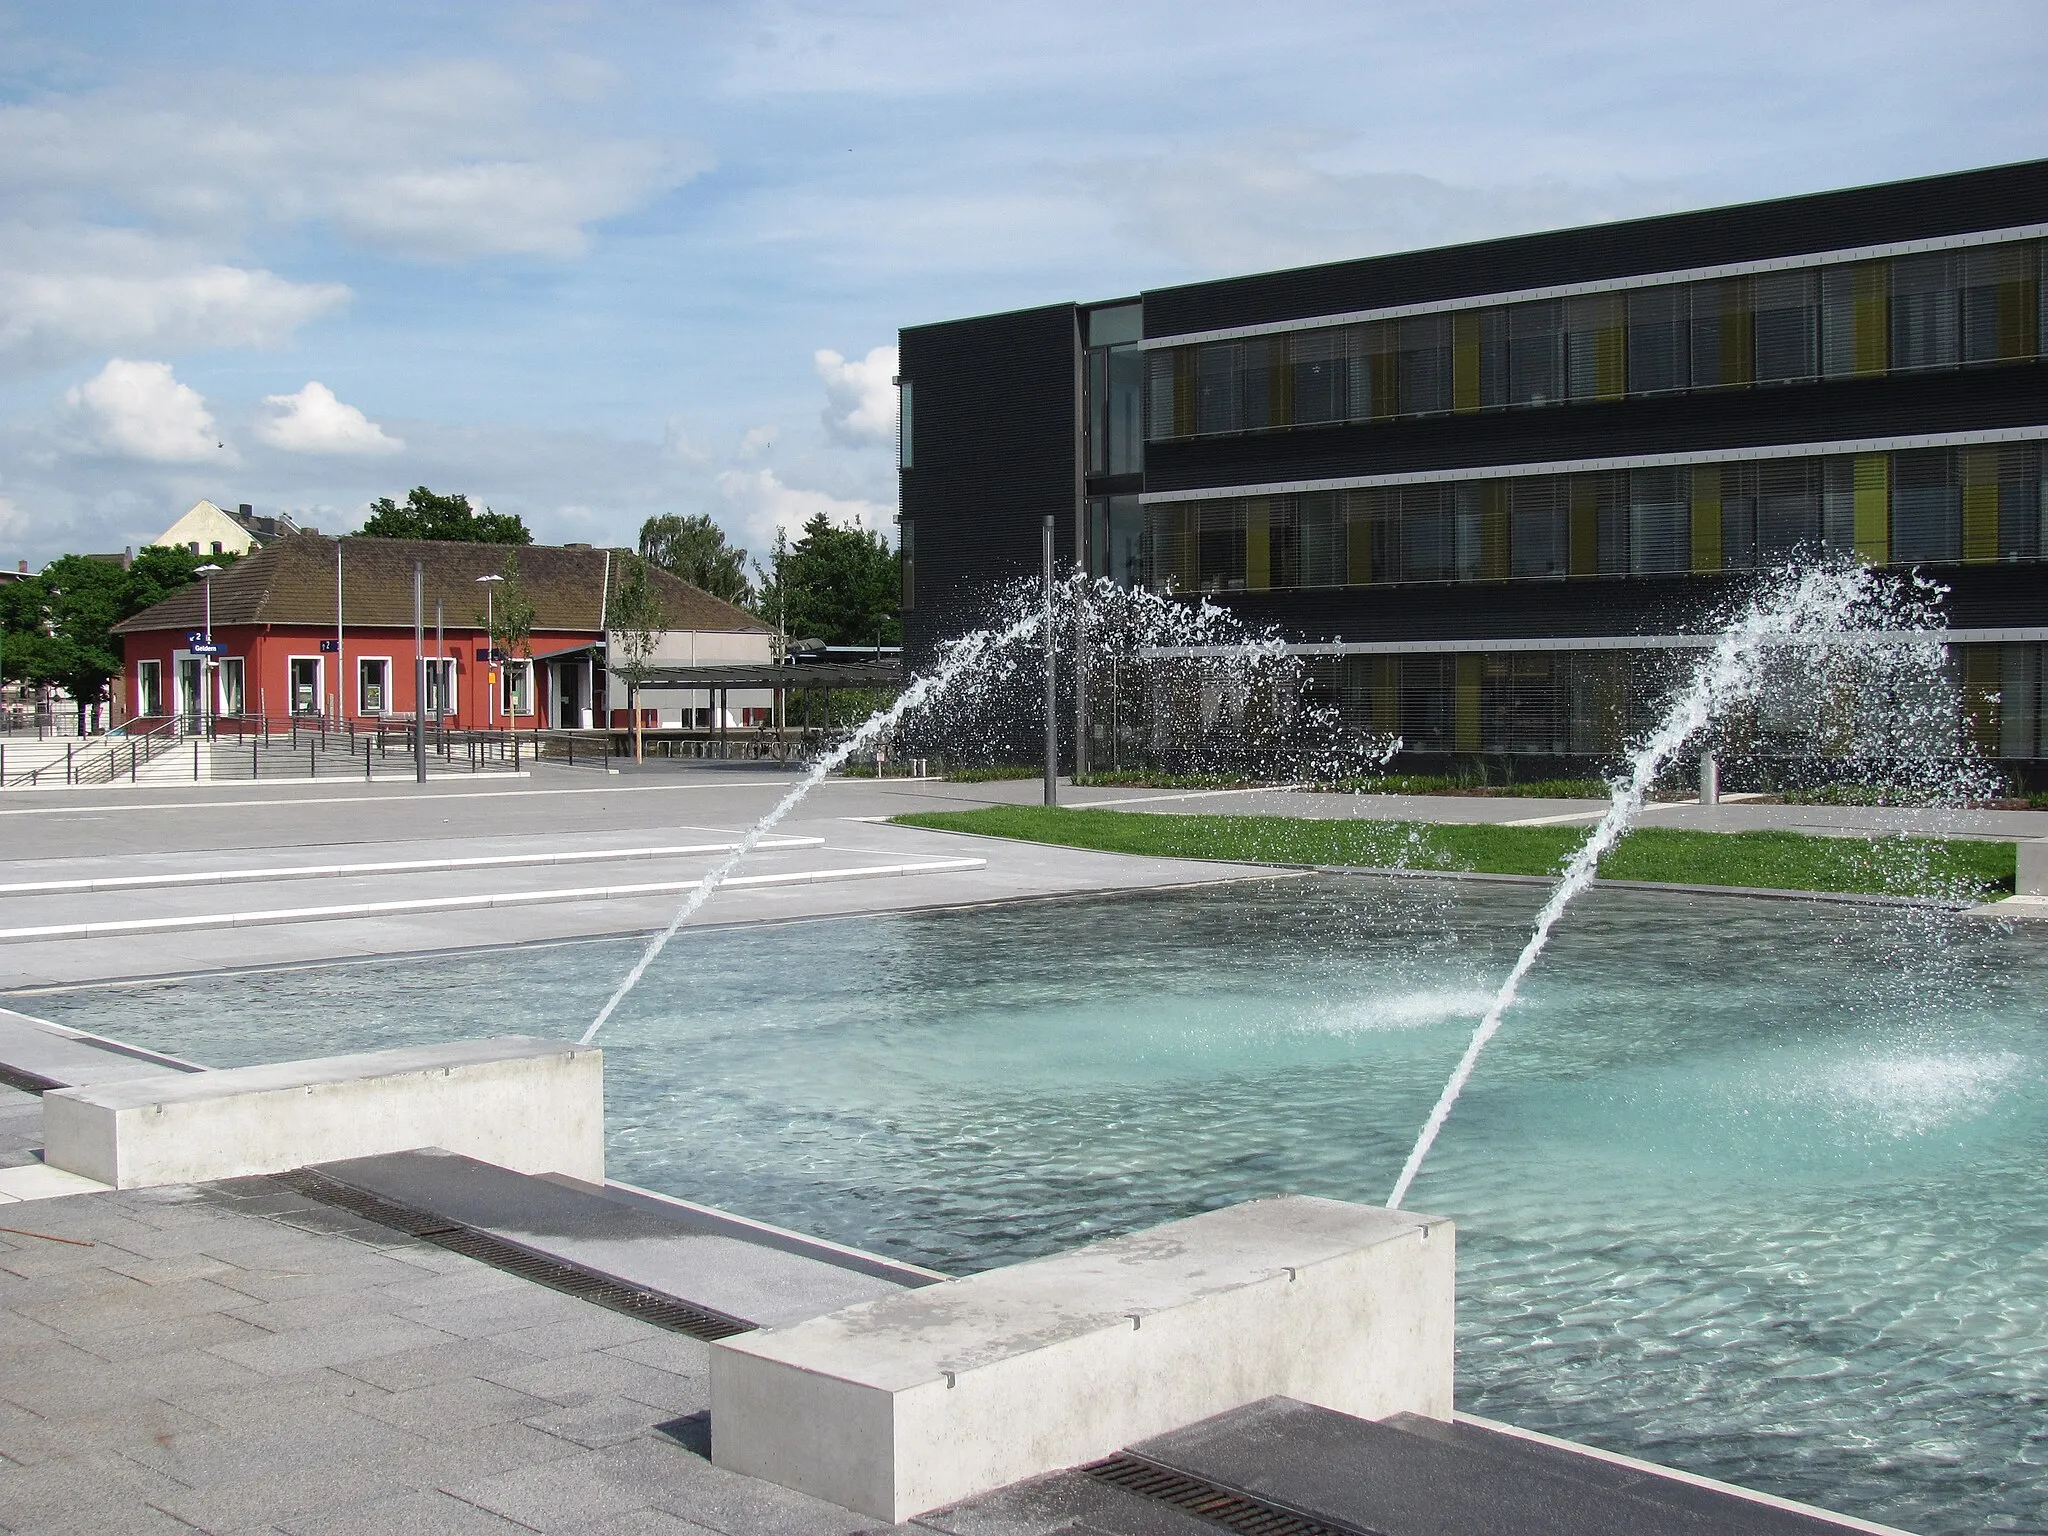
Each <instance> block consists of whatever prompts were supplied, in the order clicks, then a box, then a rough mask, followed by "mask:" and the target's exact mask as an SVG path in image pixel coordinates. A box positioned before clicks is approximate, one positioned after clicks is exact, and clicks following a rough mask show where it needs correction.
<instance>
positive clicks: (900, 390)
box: [896, 379, 912, 469]
mask: <svg viewBox="0 0 2048 1536" xmlns="http://www.w3.org/2000/svg"><path fill="white" fill-rule="evenodd" d="M910 403H911V396H910V380H908V379H905V380H904V381H903V382H902V383H901V384H898V385H897V386H896V464H897V467H898V468H900V469H909V468H910V467H911V462H912V461H911V456H910V442H911V436H910V425H911V420H912V417H911V410H910Z"/></svg>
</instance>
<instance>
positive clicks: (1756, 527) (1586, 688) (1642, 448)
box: [901, 161, 2048, 777]
mask: <svg viewBox="0 0 2048 1536" xmlns="http://www.w3.org/2000/svg"><path fill="white" fill-rule="evenodd" d="M2044 237H2048V161H2036V162H2032V163H2028V164H2024V165H2014V166H2005V167H1999V168H1996V169H1991V170H1981V171H1971V172H1966V173H1963V174H1959V175H1950V176H1941V177H1934V178H1929V179H1925V180H1919V181H1910V182H1899V183H1893V184H1890V185H1885V186H1876V187H1864V188H1857V189H1854V190H1850V191H1839V192H1825V193H1820V194H1816V195H1812V196H1803V197H1795V198H1787V199H1782V200H1778V201H1774V202H1767V203H1755V204H1750V205H1746V206H1742V207H1734V208H1720V209H1713V210H1708V211H1705V212H1697V213H1681V214H1673V215H1668V216H1664V217H1659V218H1650V219H1638V220H1632V221H1629V222H1626V223H1618V224H1608V225H1601V226H1596V227H1591V228H1585V229H1571V230H1561V231H1554V232H1549V233H1543V234H1534V235H1525V236H1517V237H1514V238H1509V239H1501V240H1491V241H1486V242H1482V243H1479V244H1473V245H1464V246H1456V247H1450V248H1445V249H1440V250H1430V251H1417V252H1409V253H1402V254H1397V255H1389V256H1378V257H1371V258H1367V259H1363V260H1357V261H1346V262H1338V263H1334V264H1331V265H1326V266H1317V267H1308V268H1302V269H1299V270H1295V271H1286V272H1274V273H1265V274H1260V275H1257V276H1250V277H1238V278H1229V279H1224V280H1220V281H1215V282H1204V283H1196V284H1191V285H1188V286H1184V287H1177V288H1167V289H1160V290H1154V291H1149V292H1146V293H1143V294H1140V295H1137V296H1134V297H1129V298H1120V299H1114V300H1110V301H1107V302H1100V303H1088V304H1056V305H1049V306H1045V307H1042V308H1037V309H1028V310H1020V311H1017V312H1014V313H1009V314H1000V315H989V316H982V317H978V318H974V319H965V320H956V321H950V322H946V323H941V324H933V325H921V326H913V327H909V328H907V329H905V330H904V331H903V332H902V337H901V343H902V350H901V356H902V363H901V368H902V375H901V403H902V426H901V439H902V443H901V515H902V547H903V552H904V607H905V631H906V644H907V647H908V649H909V650H910V653H911V654H912V656H913V657H915V656H917V655H918V654H919V653H920V652H921V651H924V650H928V649H929V647H930V646H931V645H932V644H934V643H935V642H936V641H937V640H939V639H941V638H943V637H944V636H946V635H947V634H949V633H953V632H956V631H957V630H959V629H961V628H963V627H964V626H965V625H966V624H967V623H968V622H969V621H970V619H971V617H972V616H973V615H974V614H975V613H976V612H978V608H977V598H978V594H980V593H981V592H982V591H984V590H985V589H986V588H987V587H988V586H989V585H990V584H992V583H994V582H997V581H1000V580H1002V579H1004V578H1008V577H1013V576H1017V575H1022V574H1026V573H1029V572H1031V571H1033V570H1035V569H1036V568H1037V563H1038V558H1039V539H1040V527H1041V523H1042V520H1043V518H1044V516H1045V515H1046V514H1048V513H1050V514H1053V515H1054V516H1055V517H1056V519H1057V529H1058V539H1059V547H1060V550H1061V552H1062V554H1063V555H1066V556H1071V558H1073V559H1075V560H1078V561H1081V562H1083V563H1084V564H1085V565H1086V567H1087V569H1088V570H1090V571H1091V572H1094V573H1096V574H1098V575H1107V576H1111V577H1113V578H1114V579H1116V580H1117V581H1119V582H1123V583H1129V584H1143V585H1145V586H1148V587H1153V588H1159V589H1166V588H1171V590H1173V591H1176V592H1182V593H1192V592H1201V593H1206V594H1209V595H1210V596H1211V597H1212V598H1213V599H1214V600H1215V601H1217V602H1220V603H1223V604H1226V605H1228V606H1230V607H1232V608H1234V609H1237V610H1239V611H1241V612H1242V613H1243V614H1244V615H1245V616H1246V617H1247V618H1248V619H1251V620H1253V621H1255V622H1260V623H1271V624H1274V625H1276V626H1278V627H1279V628H1280V629H1281V630H1282V631H1283V632H1284V633H1285V634H1286V635H1287V636H1288V637H1289V638H1290V639H1291V640H1292V641H1294V642H1296V643H1297V644H1298V645H1299V646H1300V647H1301V648H1302V649H1303V650H1304V651H1306V652H1307V653H1308V654H1309V655H1310V656H1312V657H1313V658H1314V660H1313V663H1312V671H1313V674H1314V676H1315V678H1316V679H1317V683H1316V686H1318V687H1319V688H1323V689H1327V690H1328V691H1329V694H1330V696H1331V697H1333V698H1335V699H1337V700H1339V701H1341V702H1342V704H1343V706H1344V708H1345V709H1346V711H1347V713H1349V714H1351V715H1352V716H1353V717H1354V718H1355V719H1356V720H1357V722H1358V723H1359V724H1361V725H1365V726H1370V727H1373V728H1377V729H1384V730H1389V731H1399V732H1400V734H1401V735H1402V737H1403V738H1404V740H1405V741H1406V742H1407V744H1408V749H1409V752H1410V753H1411V754H1413V755H1414V757H1415V759H1417V760H1418V765H1420V760H1421V759H1426V758H1430V757H1436V758H1439V759H1445V758H1458V757H1468V756H1490V755H1493V754H1512V755H1515V756H1516V758H1517V759H1518V760H1520V761H1522V762H1523V763H1524V764H1526V765H1527V766H1529V767H1530V768H1531V769H1532V770H1533V768H1534V766H1535V765H1534V764H1533V763H1532V762H1530V759H1534V758H1542V759H1556V760H1562V759H1578V760H1598V759H1600V758H1602V757H1603V756H1605V755H1607V754H1610V753H1612V752H1613V751H1614V750H1615V749H1616V747H1617V746H1618V745H1619V744H1620V743H1621V741H1622V740H1623V739H1624V738H1625V736H1626V734H1627V733H1628V732H1629V731H1630V730H1632V729H1634V728H1636V727H1637V726H1639V725H1640V724H1641V723H1642V722H1643V720H1644V719H1645V718H1646V716H1647V713H1648V711H1649V710H1650V709H1651V708H1652V707H1654V704H1655V701H1656V699H1657V697H1658V695H1659V694H1660V692H1661V691H1662V690H1663V689H1664V688H1665V687H1667V686H1668V683H1669V680H1670V678H1671V677H1672V676H1673V674H1674V668H1675V667H1676V666H1677V665H1678V664H1679V663H1681V662H1682V660H1683V658H1684V656H1685V654H1686V653H1687V649H1688V647H1695V646H1697V644H1698V643H1699V641H1698V633H1699V629H1700V626H1701V625H1702V623H1703V622H1704V619H1705V616H1706V615H1707V614H1708V613H1709V612H1711V611H1712V610H1713V609H1714V608H1715V606H1716V605H1717V603H1718V602H1719V601H1720V600H1722V599H1724V598H1725V597H1726V596H1728V595H1729V593H1730V589H1731V586H1732V585H1734V584H1739V583H1741V582H1742V581H1743V580H1744V579H1745V578H1746V577H1747V576H1748V575H1750V574H1751V573H1754V572H1755V571H1756V570H1758V569H1759V568H1762V567H1767V566H1769V565H1770V564H1771V563H1772V562H1775V561H1780V560H1783V559H1786V558H1787V557H1789V556H1792V555H1794V554H1795V553H1797V552H1799V551H1801V550H1809V549H1831V550H1839V551H1842V552H1845V553H1848V554H1853V555H1854V556H1855V557H1857V558H1860V559H1862V560H1865V561H1868V562H1871V563H1874V564H1879V565H1886V566H1898V567H1908V566H1913V567H1920V568H1922V569H1925V570H1926V571H1929V572H1931V573H1932V574H1934V575H1936V576H1938V577H1939V579H1940V580H1941V581H1943V582H1944V583H1946V584H1947V585H1948V586H1949V587H1950V589H1951V595H1950V598H1949V602H1948V613H1949V621H1950V624H1951V627H1952V629H1953V631H1954V644H1953V646H1952V648H1951V655H1952V656H1953V658H1954V665H1955V666H1956V668H1957V669H1958V672H1959V674H1960V677H1961V679H1962V680H1963V682H1964V684H1965V686H1966V688H1967V689H1968V696H1969V698H1970V700H1971V710H1972V728H1973V730H1974V731H1975V732H1976V734H1977V737H1978V740H1979V742H1980V744H1981V745H1982V746H1983V747H1984V748H1985V749H1987V750H1988V751H1990V752H1991V753H1993V754H1994V755H1996V756H1997V757H1999V758H2000V759H2002V760H2005V761H2007V762H2009V763H2010V764H2012V765H2013V767H2014V768H2015V770H2016V771H2017V772H2018V773H2019V774H2020V775H2021V776H2022V777H2027V776H2030V775H2029V774H2028V772H2027V765H2030V764H2033V763H2035V762H2036V761H2037V760H2039V759H2041V758H2042V757H2043V756H2044V745H2048V723H2044V719H2043V709H2042V702H2043V700H2042V685H2043V665H2042V664H2043V655H2042V647H2043V643H2044V641H2048V566H2044V565H2043V563H2042V562H2043V560H2044V559H2048V499H2044V497H2048V493H2044V482H2043V476H2042V456H2043V443H2044V441H2048V288H2044V285H2048V240H2044ZM1775 728H1776V729H1779V730H1782V731H1785V732H1789V733H1790V734H1792V735H1793V736H1797V735H1798V734H1800V733H1801V732H1802V731H1807V730H1817V729H1819V723H1818V721H1817V720H1802V719H1797V718H1794V719H1789V720H1784V721H1779V722H1777V723H1776V727H1775ZM1107 729H1108V726H1107V724H1106V723H1105V722H1103V721H1102V720H1100V719H1099V718H1098V720H1097V721H1096V723H1095V725H1094V727H1093V735H1094V737H1095V744H1096V746H1097V747H1098V748H1099V746H1100V737H1101V733H1102V732H1103V731H1105V730H1107Z"/></svg>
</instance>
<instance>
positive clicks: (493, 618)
mask: <svg viewBox="0 0 2048 1536" xmlns="http://www.w3.org/2000/svg"><path fill="white" fill-rule="evenodd" d="M498 574H499V575H500V576H501V577H502V578H503V580H501V581H498V582H495V583H493V585H494V586H495V588H496V590H495V591H494V592H492V593H491V594H490V596H489V597H488V598H487V599H486V601H485V603H484V606H483V607H481V608H479V609H477V611H476V622H477V623H478V624H479V625H481V626H482V627H483V631H484V634H485V636H486V637H487V638H488V639H489V641H490V646H491V652H492V654H493V655H494V656H498V657H502V658H503V659H504V661H511V660H514V659H515V658H516V659H518V660H521V661H530V660H532V658H533V599H532V598H531V597H530V596H529V595H528V594H527V591H526V583H525V581H524V580H522V579H521V577H520V575H519V556H518V553H517V552H516V551H515V552H512V553H508V554H507V555H506V556H505V566H504V569H503V570H501V571H500V572H499V573H498ZM502 664H503V662H501V663H500V665H502ZM503 686H504V683H503V681H502V675H501V679H500V682H499V687H500V688H501V689H502V688H503ZM505 714H506V719H507V721H508V723H509V722H510V721H511V720H512V719H514V718H515V717H514V716H513V714H512V711H511V710H510V709H509V708H508V709H507V710H506V711H505Z"/></svg>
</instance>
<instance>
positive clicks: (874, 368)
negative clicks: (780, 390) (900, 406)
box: [815, 347, 896, 446]
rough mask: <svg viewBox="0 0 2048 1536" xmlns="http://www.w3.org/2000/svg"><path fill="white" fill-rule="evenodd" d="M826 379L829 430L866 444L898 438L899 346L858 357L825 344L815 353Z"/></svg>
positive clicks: (823, 376) (863, 444)
mask: <svg viewBox="0 0 2048 1536" xmlns="http://www.w3.org/2000/svg"><path fill="white" fill-rule="evenodd" d="M815 361H816V363H817V367H818V377H819V378H821V379H823V380H824V381H825V398H826V400H827V401H828V402H829V403H828V404H827V405H826V407H825V415H824V420H825V430H826V431H828V432H830V433H831V434H832V435H833V436H834V437H836V438H838V439H839V440H840V441H841V442H843V443H853V444H856V445H862V446H865V445H867V444H870V443H893V442H894V441H895V440H896V385H895V378H896V349H895V348H894V347H875V348H873V349H872V350H870V351H869V353H868V355H867V356H866V357H864V358H861V359H859V360H857V361H848V360H847V359H846V358H843V357H841V356H840V355H839V354H838V353H837V352H833V351H831V350H829V349H824V348H821V349H820V350H819V351H818V352H817V353H816V355H815Z"/></svg>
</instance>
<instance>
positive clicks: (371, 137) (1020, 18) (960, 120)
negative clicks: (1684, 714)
mask: <svg viewBox="0 0 2048 1536" xmlns="http://www.w3.org/2000/svg"><path fill="white" fill-rule="evenodd" d="M2044 74H2048V12H2044V10H2043V9H2042V7H2041V5H2040V3H2039V0H2010V3H2008V0H1944V3H1924V4H1897V3H1887V0H1859V3H1854V4H1847V3H1843V4H1837V3H1800V0H1772V3H1767V4H1766V3H1751V0H1717V3H1715V4H1712V5H1699V4H1659V3H1656V0H1633V3H1614V0H1547V3H1544V4H1540V5H1538V4H1532V3H1527V0H1522V3H1512V4H1507V3H1503V4H1492V3H1455V0H1454V3H1442V4H1429V3H1423V0H1400V3H1378V0H1349V3H1345V0H1334V3H1330V0H1294V3H1292V4H1290V5H1287V6H1283V7H1277V8H1275V9H1273V10H1270V11H1269V10H1266V9H1265V8H1263V7H1245V6H1242V5H1224V4H1210V3H1207V0H1168V3H1153V0H1121V3H1119V4H1117V5H1114V6H1105V5H1101V4H1099V3H1090V4H1079V3H1067V0H1034V3H1033V4H1031V5H1026V6H995V5H981V6H961V7H942V6H938V5H899V4H887V3H863V0H838V3H832V4H815V5H813V4H796V3H753V0H727V3H720V4H691V3H687V0H670V3H666V4H659V5H649V4H645V3H641V4H533V5H520V4H514V3H498V4H476V5H466V4H461V3H437V4H435V5H431V6H422V5H418V4H416V3H404V4H383V3H354V0H325V3H322V4H319V5H312V4H285V5H279V4H257V3H255V0H245V3H241V4H226V3H198V0H190V3H180V0H145V3H121V0H94V3H92V4H89V5H80V4H77V3H76V0H63V3H52V4H21V3H10V0H0V561H7V562H12V561H14V560H17V559H26V560H27V561H29V563H30V567H31V569H34V568H37V567H39V566H40V565H41V564H42V563H43V562H45V561H47V560H49V559H52V558H54V557H55V556H57V555H59V554H62V553H65V552H70V551H111V550H118V549H121V548H123V547H126V546H139V545H142V544H145V543H148V542H150V541H151V540H152V539H153V538H154V537H156V536H157V535H158V534H160V533H161V532H162V531H163V530H164V529H165V528H167V527H168V526H169V525H170V524H171V522H172V521H173V520H174V519H175V518H176V517H177V516H178V515H179V514H180V513H182V512H183V511H184V509H185V508H186V507H188V506H190V505H191V504H192V503H193V502H194V501H196V500H198V499H200V498H201V497H205V498H208V499H210V500H213V501H215V502H218V503H220V504H222V505H225V506H229V507H233V506H234V505H236V504H238V503H242V502H247V503H250V504H251V505H253V506H254V507H255V508H256V510H257V511H259V512H266V513H275V512H280V511H282V512H289V513H290V514H291V515H292V516H293V517H295V518H296V519H298V520H299V521H300V522H301V523H305V524H311V525H314V526H317V527H319V528H321V529H322V530H323V531H327V532H334V531H337V530H340V529H351V528H354V527H356V526H358V525H359V524H360V523H361V521H362V519H363V517H364V516H365V515H366V511H367V508H368V506H369V503H370V502H371V501H373V500H374V499H376V498H377V497H380V496H392V497H396V498H402V497H403V496H404V493H405V491H406V489H407V488H408V487H410V486H414V485H422V484H424V485H427V486H429V487H431V488H432V489H434V490H436V491H441V492H462V493H465V494H467V495H468V496H469V497H470V498H471V499H472V500H473V501H474V502H475V503H476V504H477V505H478V506H479V507H480V508H481V507H483V506H486V505H487V506H490V507H492V508H494V509H496V510H498V511H501V512H516V513H518V514H519V515H520V516H521V517H523V518H525V520H526V522H527V524H528V525H529V526H530V527H531V528H532V529H533V531H534V534H535V536H536V537H537V538H538V539H540V540H542V541H544V542H566V541H590V542H596V543H613V544H630V543H632V542H633V541H634V539H635V537H636V535H637V531H638V529H639V526H640V524H641V522H642V520H643V519H645V518H647V517H650V516H654V515H657V514H661V513H670V512H675V513H684V514H694V513H709V514H710V515H711V516H712V517H713V518H714V519H716V520H717V521H718V523H719V524H720V525H721V526H722V527H723V528H724V529H725V530H726V533H727V536H728V537H729V538H730V539H732V540H733V541H734V542H736V543H739V544H741V545H743V546H745V547H746V548H748V549H750V550H752V551H754V552H755V554H756V555H757V556H765V553H766V550H767V548H768V545H769V543H770V541H771V540H772V539H773V537H774V533H775V530H776V529H777V528H784V529H794V528H796V527H798V526H800V525H801V524H802V523H803V522H804V521H805V520H806V519H807V518H809V517H810V516H812V515H813V514H814V513H817V512H820V511H822V512H824V513H826V514H827V515H829V516H831V517H833V518H834V519H836V520H839V521H842V522H844V521H859V522H861V523H863V524H864V525H866V526H868V527H871V528H875V529H877V530H878V531H881V532H882V533H884V534H885V535H891V534H892V533H893V529H892V525H891V519H892V517H893V514H894V511H895V469H894V448H893V444H894V430H895V397H894V390H893V388H892V386H891V383H890V380H891V377H892V375H893V373H894V371H895V344H896V333H897V330H898V328H899V327H901V326H905V325H914V324H919V323H923V322H927V321H933V320H942V319H948V318H953V317H956V316H961V315H970V314H978V313H984V312H989V311H998V310H1007V309H1017V308H1024V307H1028V306H1032V305H1037V304H1044V303H1052V302H1059V301H1063V300H1083V301H1085V300H1091V299H1099V298H1111V297H1117V296H1120V295H1123V294H1127V293H1134V292H1137V291H1139V290H1141V289H1145V288H1155V287H1163V286H1168V285H1171V284H1174V283H1180V282H1187V281H1192V280H1197V279H1201V278H1205V277H1213V276H1224V275H1229V274H1232V273H1237V272H1245V271H1256V270H1263V269H1268V268H1274V267H1286V266H1296V265H1301V264H1304V263H1309V262H1315V261H1326V260H1333V259H1339V258H1344V257H1351V256H1363V255H1370V254H1374V253H1377V252H1382V251H1389V250H1402V249H1411V248H1415V247H1421V246H1428V245H1438V244H1448V243H1454V242H1458V241H1464V240H1471V239H1479V238H1485V237H1488V236H1494V235H1502V234H1513V233H1519V232H1523V231H1528V230H1535V229H1545V228H1555V227H1559V226H1564V225H1571V224H1579V223H1587V222H1593V221H1597V220H1602V219H1609V218H1619V217H1629V216H1635V215H1641V214H1651V213H1661V212H1669V211H1672V210H1676V209H1682V208H1697V207H1711V206H1714V205H1717V204H1722V203H1731V202H1743V201H1748V200H1751V199H1755V198H1763V197H1773V196H1782V195H1787V194H1794V193H1800V192H1809V191H1819V190H1823V189H1827V188H1832V187H1841V186H1853V185H1859V184H1864V183H1869V182H1876V181H1888V180H1893V179H1897V178H1903V177H1911V176H1920V175H1930V174H1936V173H1940V172H1944V171H1952V170H1963V169H1969V168H1972V167H1977V166H1984V165H1995V164H2002V163H2006V162H2010V161H2014V160H2023V159H2028V158H2032V157H2035V156H2039V155H2042V154H2044V153H2048V92H2043V91H2042V90H2041V88H2040V82H2041V80H2042V79H2043V78H2044Z"/></svg>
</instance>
